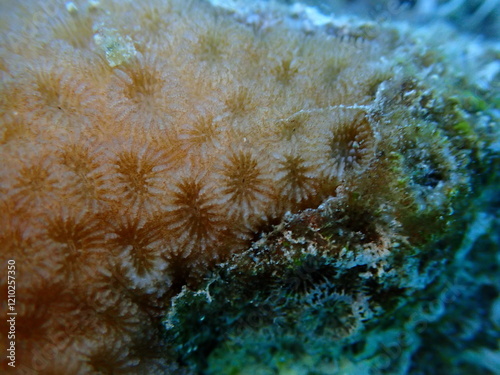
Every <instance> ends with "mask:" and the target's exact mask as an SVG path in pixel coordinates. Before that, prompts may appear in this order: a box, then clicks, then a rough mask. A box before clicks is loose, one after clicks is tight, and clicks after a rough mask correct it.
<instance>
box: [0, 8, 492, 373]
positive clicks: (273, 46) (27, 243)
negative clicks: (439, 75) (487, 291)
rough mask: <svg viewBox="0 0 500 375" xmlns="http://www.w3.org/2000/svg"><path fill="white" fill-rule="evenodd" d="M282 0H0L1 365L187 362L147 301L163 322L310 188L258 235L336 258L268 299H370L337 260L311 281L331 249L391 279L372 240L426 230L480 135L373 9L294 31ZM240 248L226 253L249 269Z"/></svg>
mask: <svg viewBox="0 0 500 375" xmlns="http://www.w3.org/2000/svg"><path fill="white" fill-rule="evenodd" d="M2 8H4V9H5V11H2V10H1V9H2ZM284 9H286V8H285V7H284V6H280V5H275V8H273V12H272V13H273V14H274V16H271V15H266V14H264V13H256V14H254V18H251V17H248V18H245V17H242V16H241V15H238V14H237V13H234V12H231V11H228V10H224V9H221V8H217V7H215V6H212V5H210V4H209V3H207V2H204V1H197V0H194V1H187V2H184V1H180V0H178V1H177V0H172V1H160V0H158V1H157V0H147V1H135V2H134V1H119V0H101V1H94V0H92V1H83V0H81V1H73V2H64V1H58V0H50V1H43V2H42V1H30V0H26V1H21V2H19V3H17V2H14V1H6V2H5V4H3V5H1V6H0V13H2V14H1V15H0V160H1V164H2V165H1V167H0V211H1V213H0V228H1V230H0V259H1V260H2V264H4V263H5V262H6V261H7V259H15V260H16V265H17V274H18V282H17V290H18V292H17V293H18V295H19V298H18V301H17V304H16V309H17V312H18V320H19V322H20V323H19V324H18V326H17V327H18V331H17V332H16V337H17V338H16V342H17V362H18V363H19V367H18V369H19V371H21V372H19V373H23V374H56V373H64V374H111V373H113V374H118V373H120V374H128V373H130V374H174V373H179V374H181V373H182V374H184V373H185V374H187V373H189V371H195V370H193V368H194V367H193V366H191V365H190V364H189V363H190V362H189V361H190V360H189V358H188V359H186V361H187V362H182V361H181V362H176V360H175V359H172V358H176V355H177V354H175V350H177V349H178V348H179V347H180V348H181V351H184V352H185V354H186V356H187V355H188V354H189V350H188V349H187V348H188V345H187V344H186V345H184V346H182V345H181V346H176V345H177V344H178V341H176V342H175V343H174V344H172V343H169V342H170V341H169V340H170V339H171V338H175V339H176V340H181V341H182V337H183V336H182V333H179V332H177V333H175V334H174V333H170V332H169V331H168V330H165V327H164V326H163V325H162V323H161V321H162V319H163V318H165V317H168V316H170V318H171V320H172V321H173V320H175V319H180V318H178V317H177V315H176V314H178V311H182V309H181V307H179V306H181V303H180V300H181V297H182V296H185V295H188V290H191V289H192V290H196V288H198V287H200V285H203V283H204V282H206V280H207V279H208V278H210V275H212V271H213V269H214V267H215V266H216V265H217V264H228V263H227V262H230V261H231V259H234V257H236V258H237V259H240V258H238V257H241V254H243V253H244V252H245V251H248V249H250V248H253V249H254V250H255V249H258V248H259V246H261V245H262V244H261V243H260V245H259V242H255V241H256V240H258V239H259V238H261V237H259V233H264V232H269V231H271V229H272V226H273V225H277V224H279V223H280V222H282V220H283V218H287V217H288V218H290V217H292V216H293V215H296V214H299V213H300V212H303V210H306V211H304V212H309V211H307V210H314V209H317V207H318V206H320V205H321V204H322V203H323V205H322V206H320V207H322V211H321V215H323V216H324V217H326V216H328V217H330V218H331V220H330V221H329V222H327V221H325V222H324V223H323V224H322V225H323V227H321V228H318V230H317V233H316V234H314V235H313V234H312V232H310V231H309V232H307V234H306V233H304V234H303V236H304V239H300V238H299V237H300V236H301V235H300V231H301V230H300V228H299V229H297V228H296V229H297V231H298V232H293V230H291V229H290V230H291V232H290V233H292V234H290V236H288V239H286V237H287V235H286V231H285V232H284V233H285V234H284V236H285V237H283V238H282V237H279V236H278V237H279V238H280V239H279V243H280V244H281V245H283V244H284V243H285V242H286V243H287V244H288V245H286V246H290V249H289V252H288V253H287V252H286V251H284V250H283V248H281V247H280V248H279V249H278V247H279V246H278V245H276V243H275V245H273V246H275V250H274V251H275V254H281V257H282V259H289V260H291V261H292V260H293V261H292V263H293V264H294V265H295V266H299V267H302V266H301V265H303V257H306V258H307V259H311V258H309V257H310V256H313V255H314V254H315V256H318V257H320V258H321V257H323V258H321V259H326V258H325V257H330V258H328V259H335V261H334V260H330V261H328V262H326V263H325V264H320V265H318V264H316V263H314V262H317V261H318V260H317V259H316V260H311V262H313V263H314V266H311V267H313V268H314V269H318V272H316V271H315V272H313V273H312V275H309V276H308V278H306V279H305V280H302V281H301V282H299V283H298V284H297V283H295V282H293V283H292V284H293V287H290V285H289V284H286V282H285V284H284V285H285V289H286V288H288V287H290V288H288V289H287V290H292V291H293V293H295V294H297V293H298V294H301V293H302V295H301V297H300V298H299V297H294V298H298V299H297V300H292V299H291V300H290V303H289V304H287V305H286V306H285V305H282V306H281V307H280V308H279V309H281V310H279V311H278V312H275V313H276V314H278V315H279V314H291V313H292V311H293V312H296V313H297V314H298V315H297V316H299V318H298V321H299V322H301V323H300V324H302V326H301V328H300V329H301V330H302V331H301V332H302V333H304V332H306V331H310V332H311V333H312V332H314V333H315V334H317V335H318V336H320V337H322V339H325V340H326V339H327V338H328V337H330V338H334V339H335V340H340V339H341V338H345V337H349V336H350V335H352V334H354V332H357V331H359V329H360V325H361V322H362V321H364V320H366V319H368V317H370V316H372V315H373V314H374V313H373V311H375V310H376V309H374V308H373V306H372V307H371V308H370V307H368V305H369V298H368V297H367V293H368V292H366V294H365V293H364V292H361V291H360V292H359V293H358V294H355V293H354V292H352V290H351V291H349V290H348V287H346V286H345V285H348V282H347V280H348V279H347V278H345V279H344V280H346V281H345V285H344V284H342V285H340V286H338V287H337V286H334V285H333V286H332V285H330V284H327V281H328V280H330V281H331V280H333V276H332V275H333V274H335V272H333V271H332V272H333V273H332V272H330V271H331V267H336V266H335V265H334V263H335V262H340V261H342V262H345V263H344V264H348V263H349V262H351V263H350V264H352V266H353V267H354V266H356V267H358V266H359V267H361V266H360V265H363V267H364V269H365V270H364V272H365V273H364V275H365V276H364V277H365V278H370V277H373V278H375V279H376V278H377V277H378V276H377V275H379V276H380V277H381V278H385V279H384V280H386V279H387V280H389V279H390V278H391V277H394V272H396V271H395V268H392V269H391V267H389V266H387V262H388V261H387V259H389V258H390V257H392V256H394V257H397V258H398V261H399V262H403V261H404V259H405V256H406V255H405V251H406V252H407V253H408V254H412V255H415V254H414V253H412V251H413V252H414V248H412V247H411V246H417V245H423V244H425V243H426V241H429V240H430V239H432V238H434V237H433V236H435V235H438V234H440V233H442V231H444V230H445V229H446V227H447V226H448V224H447V220H448V219H447V218H448V217H449V215H450V213H451V212H452V210H453V209H455V208H456V207H458V206H456V205H455V202H456V200H457V197H459V196H466V195H467V194H469V193H470V192H471V191H472V190H473V186H474V185H473V184H474V181H473V174H474V173H473V172H472V170H471V167H470V166H471V165H479V164H480V163H479V162H478V161H477V159H479V158H480V156H479V155H480V154H481V155H484V154H486V151H484V149H482V148H481V147H485V146H484V145H483V144H482V143H480V142H478V141H477V139H478V137H480V136H481V134H482V133H481V132H483V130H481V129H479V128H478V129H479V130H478V129H476V128H474V129H472V128H471V127H474V126H475V125H474V121H473V118H472V115H471V116H469V117H467V116H468V115H465V114H464V113H465V112H463V111H462V112H461V111H460V110H458V109H457V106H459V104H450V103H451V102H452V97H453V95H452V94H449V93H447V92H445V91H444V89H441V88H440V87H437V86H436V85H435V83H434V82H435V81H433V80H434V79H435V78H434V77H433V74H436V73H435V70H436V69H440V66H439V64H436V65H433V64H432V63H430V62H429V60H430V59H432V58H433V57H432V56H431V53H429V54H426V52H425V51H423V50H417V51H416V52H407V50H408V49H409V45H410V44H408V45H407V44H406V42H405V37H404V36H403V35H398V34H397V33H396V32H395V31H387V30H384V29H382V28H379V29H378V28H377V27H375V26H373V25H371V26H368V28H370V32H369V33H368V34H367V35H366V36H360V33H361V31H362V30H363V28H362V27H357V26H353V28H352V29H349V28H344V29H341V28H340V27H339V28H337V29H336V28H335V26H334V25H333V26H331V28H330V29H329V28H328V27H323V28H321V27H320V28H317V29H315V30H310V29H309V28H307V27H305V26H304V25H307V22H304V23H302V21H301V19H300V17H297V16H294V15H290V14H287V13H286V10H284ZM272 17H277V18H276V19H273V18H272ZM280 17H281V20H280ZM371 28H373V30H371ZM405 53H406V55H405ZM401 56H403V57H401ZM396 57H398V58H396ZM405 59H406V61H405ZM437 59H439V57H437ZM447 84H451V83H448V82H444V83H443V87H445V85H447ZM433 85H434V86H433ZM441 90H443V91H441ZM461 116H465V117H464V118H462V117H461ZM467 119H469V120H470V123H471V124H472V125H467V126H469V127H468V128H467V129H465V128H464V127H466V125H463V123H464V122H465V121H466V120H467ZM458 123H461V124H462V125H463V126H462V127H461V128H460V127H457V126H456V124H458ZM464 129H465V130H464ZM466 132H468V133H469V134H470V135H468V136H464V133H466ZM485 142H486V141H485ZM474 163H475V164H474ZM325 201H326V203H324V202H325ZM457 209H458V208H457ZM318 212H319V211H318ZM290 215H292V216H290ZM309 219H310V220H311V221H310V222H307V227H308V228H311V227H312V226H313V221H314V220H320V219H318V218H316V219H314V220H313V218H312V217H310V218H309ZM289 220H291V221H289V223H292V222H293V220H292V219H289ZM304 220H306V219H304ZM322 220H323V219H322ZM304 222H305V223H306V221H304ZM426 223H427V224H426ZM281 225H284V224H281ZM287 225H288V224H287ZM290 225H291V224H290ZM318 225H320V224H318ZM283 228H284V227H283ZM416 228H417V229H416ZM308 230H309V229H308ZM297 233H299V234H297ZM269 236H270V238H271V237H272V235H271V234H269ZM308 236H313V237H314V239H311V238H310V237H308ZM278 237H276V238H278ZM270 241H272V240H270ZM300 241H303V242H302V243H303V246H300V245H298V244H299V243H301V242H300ZM396 243H397V244H396ZM252 244H253V245H252ZM408 244H411V246H410V245H408ZM276 246H278V247H276ZM283 246H285V245H283ZM299 248H300V250H297V249H299ZM292 250H293V251H292ZM255 251H257V250H255ZM266 251H268V250H262V253H259V254H254V255H252V256H253V257H254V258H253V259H260V258H259V257H266V255H264V254H265V253H266ZM245 254H247V253H245ZM273 254H274V253H273ZM287 254H288V255H287ZM311 254H312V255H311ZM396 254H397V255H396ZM269 256H270V257H271V258H273V259H274V257H275V256H277V255H269ZM271 258H269V259H271ZM299 259H302V260H300V261H299ZM391 259H392V258H391ZM282 261H283V260H278V261H276V264H277V265H278V266H277V267H278V269H280V270H279V271H276V275H278V274H279V275H280V277H282V278H283V280H286V278H287V277H288V276H287V273H286V272H288V271H286V272H285V271H284V269H285V268H286V267H285V266H283V267H284V268H279V267H281V264H282V263H281V262H282ZM238 262H239V263H238ZM245 262H250V260H249V259H247V260H245V261H241V259H240V260H238V261H237V262H236V263H235V264H238V265H237V266H235V267H236V268H237V269H241V272H242V274H244V273H245V272H249V273H252V272H254V271H251V269H253V267H257V266H256V265H254V264H252V265H250V264H247V263H245ZM262 262H263V263H265V262H264V260H262ZM271 263H272V262H271ZM262 267H264V268H266V267H268V266H264V265H262ZM257 268H258V267H257ZM309 268H310V267H309ZM266 269H267V268H266ZM306 269H307V267H306ZM339 269H341V267H340V268H339ZM255 272H256V273H254V275H255V274H258V273H259V272H261V271H255ZM266 272H267V271H266ZM269 272H270V273H269V274H271V273H272V272H271V271H269ZM283 272H284V273H283ZM338 272H341V271H338ZM342 272H344V271H342ZM346 272H347V271H346ZM264 274H265V275H268V274H267V273H264ZM320 274H321V275H320ZM382 275H384V276H382ZM390 275H392V276H390ZM351 277H352V280H353V281H352V284H351V286H352V288H354V285H355V283H357V282H358V281H359V280H360V278H356V277H354V276H353V274H352V275H351ZM401 277H408V278H410V277H411V276H410V275H404V276H403V275H401ZM271 279H272V280H273V283H274V284H272V285H274V286H272V285H271V286H270V288H271V287H276V285H278V284H279V282H278V281H276V278H275V277H274V276H273V277H271ZM358 279H359V280H358ZM323 281H324V282H325V284H323ZM0 282H1V284H2V290H3V288H4V287H5V286H6V282H7V281H6V278H5V275H4V274H3V273H2V275H1V276H0ZM276 283H278V284H276ZM374 283H375V282H374ZM387 283H389V281H387ZM382 284H383V283H382V282H381V284H380V285H382ZM214 285H218V284H217V283H215V284H214ZM280 285H281V284H280ZM356 285H357V284H356ZM370 285H371V286H372V287H373V288H375V287H374V286H373V285H374V284H370ZM217 287H218V286H217ZM377 288H378V287H377ZM383 289H384V288H383V287H382V286H380V290H379V292H378V293H380V295H381V294H383V293H389V292H388V291H383ZM377 290H378V289H377ZM207 293H208V292H207ZM223 293H224V292H222V294H221V295H223ZM231 293H233V291H231ZM290 293H292V292H290ZM271 294H272V293H271ZM196 295H197V296H200V295H201V294H200V293H198V294H196ZM221 295H219V296H218V298H220V297H221ZM179 296H181V297H179ZM274 297H276V296H274ZM242 298H243V297H242ZM270 298H271V297H270ZM276 298H277V297H276ZM176 299H179V303H178V304H177V306H178V307H179V310H178V311H172V310H171V307H172V306H175V300H176ZM173 301H174V302H173ZM299 305H302V306H303V307H301V308H300V309H299V307H298V306H299ZM320 305H321V306H324V308H320V307H319V306H320ZM5 306H6V305H2V308H4V307H5ZM370 309H371V310H370ZM380 309H382V307H380ZM299 310H300V311H299ZM169 314H170V315H169ZM318 315H320V316H323V315H324V319H323V318H321V319H322V320H321V321H318V320H315V319H313V318H312V317H314V316H318ZM262 319H264V320H265V319H267V318H266V317H264V318H262ZM269 319H271V318H269ZM276 319H278V318H276ZM283 319H284V322H285V323H286V322H288V321H287V320H286V318H283ZM21 322H22V323H21ZM285 323H284V324H285ZM183 324H184V326H183V327H188V326H190V323H189V322H187V323H186V322H184V323H183ZM193 324H194V323H193ZM286 324H288V323H286ZM167 326H168V324H167ZM195 326H196V324H195V325H194V326H193V327H195ZM0 327H1V329H2V335H3V333H4V332H7V328H6V326H5V322H2V323H1V324H0ZM177 328H179V327H177ZM304 334H305V333H304ZM169 335H172V336H171V337H170V338H169ZM166 337H167V338H166ZM186 341H189V339H186ZM4 344H5V343H4V342H2V343H1V344H0V348H2V349H3V348H4V346H3V345H4ZM214 345H215V344H214ZM196 348H197V349H196ZM201 348H205V347H204V346H203V345H201V344H200V345H199V346H198V347H197V346H196V345H195V344H193V347H191V350H192V351H193V353H194V352H196V351H197V350H198V351H199V350H202V349H201ZM203 350H204V349H203ZM2 352H3V350H2ZM194 362H196V361H194ZM6 363H7V362H6V361H5V358H2V369H3V370H8V369H9V368H8V366H7V364H6ZM196 363H197V364H196V366H202V365H201V364H200V363H198V362H196ZM205 365H206V363H205ZM196 366H195V367H196ZM220 373H226V372H220ZM238 373H240V372H238ZM242 373H243V372H242ZM256 373H257V372H256ZM326 373H328V372H326Z"/></svg>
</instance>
